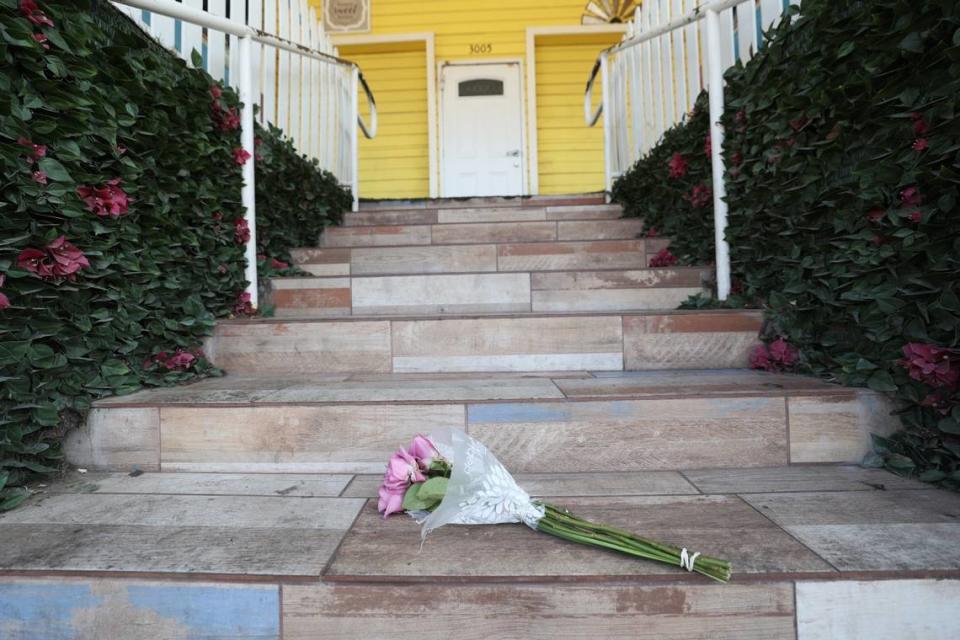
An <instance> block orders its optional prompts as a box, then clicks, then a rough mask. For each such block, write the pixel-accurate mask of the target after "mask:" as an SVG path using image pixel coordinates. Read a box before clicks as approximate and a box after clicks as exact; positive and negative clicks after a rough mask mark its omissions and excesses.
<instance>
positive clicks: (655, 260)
mask: <svg viewBox="0 0 960 640" xmlns="http://www.w3.org/2000/svg"><path fill="white" fill-rule="evenodd" d="M675 264H677V256H675V255H673V254H672V253H671V252H670V249H667V248H666V247H664V248H663V249H660V251H658V252H657V253H656V255H654V256H653V257H652V258H650V265H649V266H650V267H651V268H658V267H672V266H673V265H675Z"/></svg>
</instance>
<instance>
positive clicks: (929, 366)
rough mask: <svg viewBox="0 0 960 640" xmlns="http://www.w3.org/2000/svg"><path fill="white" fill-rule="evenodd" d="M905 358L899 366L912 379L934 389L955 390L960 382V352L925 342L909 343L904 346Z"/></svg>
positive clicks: (900, 361) (899, 362)
mask: <svg viewBox="0 0 960 640" xmlns="http://www.w3.org/2000/svg"><path fill="white" fill-rule="evenodd" d="M903 355H904V357H903V358H902V359H901V360H897V364H898V365H900V366H901V367H903V368H904V369H906V370H907V373H908V374H909V375H910V377H911V378H913V379H914V380H916V381H917V382H922V383H924V384H926V385H928V386H931V387H933V388H934V389H937V388H940V387H946V388H949V389H955V388H956V387H957V384H958V382H960V351H957V350H956V349H947V348H945V347H938V346H937V345H935V344H928V343H924V342H909V343H907V344H905V345H904V346H903Z"/></svg>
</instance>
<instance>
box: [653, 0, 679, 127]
mask: <svg viewBox="0 0 960 640" xmlns="http://www.w3.org/2000/svg"><path fill="white" fill-rule="evenodd" d="M658 4H659V6H660V24H666V23H668V22H670V0H660V2H659V3H658ZM672 35H673V34H671V33H665V34H663V35H662V36H660V37H659V38H657V42H658V44H659V45H660V60H661V62H660V64H661V72H660V83H661V84H660V87H661V91H662V92H663V130H664V131H666V130H667V129H669V128H670V127H672V126H673V124H674V122H675V120H674V117H675V116H674V114H675V113H676V107H675V106H674V105H675V103H676V95H677V94H676V89H675V88H674V82H673V75H674V67H673V47H672V46H671V45H672V41H671V38H672Z"/></svg>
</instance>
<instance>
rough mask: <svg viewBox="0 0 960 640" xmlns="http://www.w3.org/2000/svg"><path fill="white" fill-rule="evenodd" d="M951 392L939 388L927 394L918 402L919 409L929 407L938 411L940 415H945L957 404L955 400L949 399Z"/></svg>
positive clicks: (953, 398)
mask: <svg viewBox="0 0 960 640" xmlns="http://www.w3.org/2000/svg"><path fill="white" fill-rule="evenodd" d="M952 395H953V392H952V391H950V390H948V389H946V388H944V387H941V388H939V389H937V390H936V391H934V392H933V393H931V394H929V395H928V396H927V397H926V398H924V399H923V400H922V401H921V402H920V406H921V407H930V408H931V409H934V410H936V411H938V412H939V413H940V414H941V415H944V416H945V415H947V414H948V413H950V412H951V411H952V410H953V407H954V406H956V404H957V399H956V398H955V397H951V396H952Z"/></svg>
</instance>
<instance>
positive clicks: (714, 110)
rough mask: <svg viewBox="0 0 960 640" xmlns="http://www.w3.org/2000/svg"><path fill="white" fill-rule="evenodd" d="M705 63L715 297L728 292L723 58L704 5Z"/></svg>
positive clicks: (716, 21)
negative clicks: (708, 98) (706, 72)
mask: <svg viewBox="0 0 960 640" xmlns="http://www.w3.org/2000/svg"><path fill="white" fill-rule="evenodd" d="M706 21H707V67H708V73H709V79H710V83H709V85H708V91H709V94H710V148H711V153H710V163H711V168H712V170H713V233H714V240H715V244H716V270H717V297H718V298H719V299H720V300H726V299H727V297H728V296H729V295H730V246H729V245H728V244H727V238H726V232H727V202H726V200H724V198H725V197H726V195H727V193H726V191H727V190H726V186H725V183H724V176H723V125H722V124H720V118H721V117H722V116H723V61H722V59H721V56H720V52H721V46H720V16H719V15H718V13H717V12H716V11H714V10H712V9H710V8H708V9H707V15H706Z"/></svg>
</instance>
